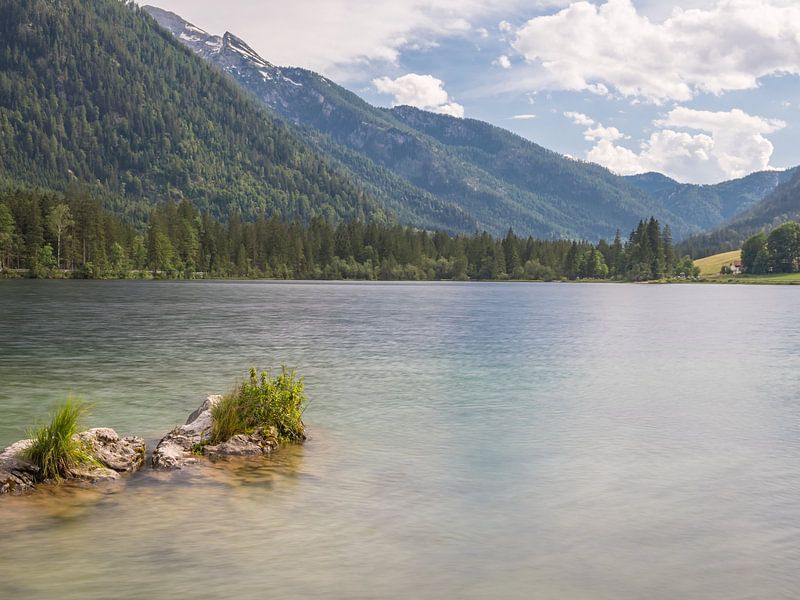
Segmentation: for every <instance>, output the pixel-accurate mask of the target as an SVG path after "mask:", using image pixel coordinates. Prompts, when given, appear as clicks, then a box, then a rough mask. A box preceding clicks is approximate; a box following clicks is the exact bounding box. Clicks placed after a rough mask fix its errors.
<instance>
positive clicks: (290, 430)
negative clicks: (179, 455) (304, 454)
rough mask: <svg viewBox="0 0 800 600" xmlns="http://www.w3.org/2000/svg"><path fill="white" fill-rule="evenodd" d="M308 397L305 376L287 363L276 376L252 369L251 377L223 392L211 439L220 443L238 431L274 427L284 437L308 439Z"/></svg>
mask: <svg viewBox="0 0 800 600" xmlns="http://www.w3.org/2000/svg"><path fill="white" fill-rule="evenodd" d="M305 405H306V397H305V395H304V392H303V379H302V377H297V374H296V373H295V371H293V370H289V369H287V368H286V367H283V368H282V369H281V373H280V375H277V376H276V377H272V376H271V375H270V374H269V373H268V372H266V371H264V372H262V373H261V374H260V375H259V374H258V373H257V372H256V370H255V369H250V378H249V379H248V380H246V381H244V382H242V384H241V385H239V386H237V387H236V388H235V389H234V390H232V391H231V392H229V393H228V394H226V395H225V396H223V398H222V400H221V401H220V402H219V403H218V404H217V405H216V406H215V407H214V408H213V409H212V411H211V415H212V417H213V428H212V433H211V439H210V442H211V443H212V444H218V443H221V442H224V441H227V440H229V439H230V438H231V437H233V436H234V435H237V434H249V433H252V432H254V431H255V430H257V429H259V428H262V429H269V428H271V427H274V428H275V430H276V432H277V437H278V439H279V440H280V441H285V442H299V441H302V440H304V439H305V426H304V425H303V419H302V417H303V410H304V409H305Z"/></svg>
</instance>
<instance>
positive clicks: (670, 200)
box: [626, 169, 797, 229]
mask: <svg viewBox="0 0 800 600" xmlns="http://www.w3.org/2000/svg"><path fill="white" fill-rule="evenodd" d="M796 170H797V169H788V170H786V171H758V172H756V173H751V174H750V175H748V176H746V177H742V178H740V179H733V180H731V181H724V182H722V183H717V184H713V185H695V184H690V183H679V182H677V181H675V180H674V179H670V178H669V177H667V176H666V175H662V174H661V173H644V174H642V175H631V176H629V177H626V179H627V180H628V181H629V182H631V183H632V184H633V185H635V186H636V187H638V188H640V189H641V190H643V191H645V192H647V193H648V194H650V195H651V196H653V197H654V198H656V199H657V200H658V201H659V202H660V203H661V204H662V205H663V206H665V207H666V208H667V209H668V210H670V211H671V212H675V213H678V214H681V215H686V217H687V219H688V220H689V221H691V222H692V223H694V224H697V225H699V226H700V227H701V228H702V229H712V228H714V227H717V226H719V225H720V224H722V223H724V222H725V221H727V220H729V219H731V218H733V217H734V216H736V215H737V214H739V213H741V212H743V211H745V210H747V209H748V208H750V207H751V206H753V205H755V204H757V203H758V202H759V201H761V200H762V199H764V198H765V197H766V196H768V195H769V194H770V193H771V192H772V191H773V190H774V189H775V188H777V187H778V186H779V185H781V184H784V183H786V182H787V181H789V180H790V179H791V178H792V176H793V175H794V172H795V171H796Z"/></svg>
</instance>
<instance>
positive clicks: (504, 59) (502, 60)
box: [495, 54, 511, 69]
mask: <svg viewBox="0 0 800 600" xmlns="http://www.w3.org/2000/svg"><path fill="white" fill-rule="evenodd" d="M495 64H498V65H500V66H501V67H503V68H504V69H510V68H511V60H510V59H509V58H508V56H506V55H505V54H503V55H502V56H499V57H498V58H497V60H496V61H495Z"/></svg>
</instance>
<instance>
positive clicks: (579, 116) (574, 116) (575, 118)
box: [564, 111, 594, 125]
mask: <svg viewBox="0 0 800 600" xmlns="http://www.w3.org/2000/svg"><path fill="white" fill-rule="evenodd" d="M564 116H565V117H567V118H568V119H569V120H570V121H572V122H573V123H575V125H594V119H592V118H591V117H588V116H587V115H585V114H583V113H579V112H569V111H567V112H565V113H564Z"/></svg>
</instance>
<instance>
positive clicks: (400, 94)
mask: <svg viewBox="0 0 800 600" xmlns="http://www.w3.org/2000/svg"><path fill="white" fill-rule="evenodd" d="M372 84H373V85H374V86H375V89H377V90H378V91H379V92H380V93H382V94H389V95H391V96H393V97H394V99H393V101H392V106H399V105H402V104H407V105H408V106H415V107H417V108H422V109H424V110H429V111H431V112H437V113H441V114H444V115H450V116H453V117H463V116H464V107H463V106H461V105H460V104H458V103H457V102H454V101H453V100H452V99H451V98H450V94H448V93H447V90H445V89H444V82H443V81H442V80H441V79H437V78H436V77H434V76H433V75H418V74H416V73H408V74H407V75H403V76H402V77H398V78H397V79H390V78H389V77H380V78H378V79H373V80H372Z"/></svg>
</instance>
